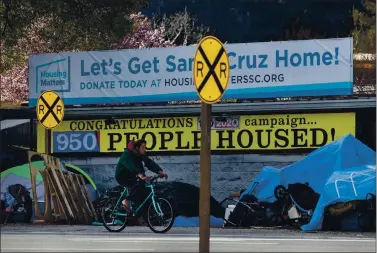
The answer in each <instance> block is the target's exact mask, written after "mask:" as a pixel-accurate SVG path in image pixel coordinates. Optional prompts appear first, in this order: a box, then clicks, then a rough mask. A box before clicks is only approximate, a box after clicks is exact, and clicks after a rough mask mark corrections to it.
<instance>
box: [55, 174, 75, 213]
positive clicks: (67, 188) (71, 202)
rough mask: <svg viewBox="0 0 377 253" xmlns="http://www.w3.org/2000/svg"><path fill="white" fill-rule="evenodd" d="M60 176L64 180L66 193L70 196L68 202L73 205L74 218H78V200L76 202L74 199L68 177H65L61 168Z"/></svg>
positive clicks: (63, 185) (63, 184)
mask: <svg viewBox="0 0 377 253" xmlns="http://www.w3.org/2000/svg"><path fill="white" fill-rule="evenodd" d="M58 177H59V178H60V179H61V181H62V182H63V183H62V187H63V189H64V191H65V193H66V194H67V196H68V202H69V205H70V206H71V207H72V211H73V218H74V219H77V216H78V209H77V205H76V202H75V201H74V199H73V196H72V192H71V191H70V189H69V187H68V184H67V181H66V179H65V175H64V174H63V172H62V171H61V170H59V173H58Z"/></svg>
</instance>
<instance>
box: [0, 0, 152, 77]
mask: <svg viewBox="0 0 377 253" xmlns="http://www.w3.org/2000/svg"><path fill="white" fill-rule="evenodd" d="M146 4H147V0H117V1H102V0H54V1H51V0H0V18H1V21H2V22H1V24H0V32H1V38H2V41H1V47H2V53H3V56H4V55H5V56H4V58H3V60H2V63H3V64H2V66H1V69H0V74H1V73H2V72H3V71H6V70H9V69H10V68H11V67H12V66H13V64H23V54H25V51H23V50H21V51H20V50H17V49H19V48H18V47H17V45H19V42H20V40H28V35H27V34H28V31H29V29H30V26H31V25H32V24H36V23H38V22H40V21H41V20H46V19H47V20H48V25H46V26H44V27H43V28H42V29H40V30H39V33H40V35H41V36H42V38H43V40H44V42H45V43H48V44H50V45H51V47H53V49H54V51H67V50H68V51H72V50H82V51H87V50H104V49H107V48H109V46H110V45H112V44H113V43H116V42H117V41H119V40H120V39H121V38H123V37H124V36H125V35H126V34H127V33H128V32H129V30H130V27H131V24H132V23H131V21H130V20H129V15H130V14H131V13H134V12H135V11H139V10H140V9H141V8H143V7H145V5H146ZM20 56H21V57H20ZM5 63H6V64H5Z"/></svg>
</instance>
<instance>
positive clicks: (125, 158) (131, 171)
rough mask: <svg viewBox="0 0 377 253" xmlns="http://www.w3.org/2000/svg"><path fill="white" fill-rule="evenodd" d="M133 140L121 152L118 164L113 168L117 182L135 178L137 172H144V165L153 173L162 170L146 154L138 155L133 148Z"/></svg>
mask: <svg viewBox="0 0 377 253" xmlns="http://www.w3.org/2000/svg"><path fill="white" fill-rule="evenodd" d="M134 144H135V142H134V141H131V142H130V143H129V144H128V145H127V148H126V149H125V150H124V152H123V154H122V155H121V156H120V159H119V161H118V164H117V166H116V170H115V178H116V180H117V181H118V182H119V181H120V182H122V181H124V180H127V179H131V178H135V177H136V176H137V175H138V174H139V173H142V174H144V173H145V171H144V167H143V163H142V162H143V161H144V164H145V167H147V168H148V170H150V171H153V172H155V173H159V172H160V171H162V169H161V167H160V166H158V164H157V163H155V162H154V161H152V160H151V159H149V158H148V157H147V155H140V154H139V153H137V151H136V150H135V148H134Z"/></svg>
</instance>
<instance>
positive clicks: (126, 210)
mask: <svg viewBox="0 0 377 253" xmlns="http://www.w3.org/2000/svg"><path fill="white" fill-rule="evenodd" d="M119 211H120V212H124V213H127V214H131V213H132V210H131V209H130V208H127V207H125V206H124V205H121V206H120V207H119Z"/></svg>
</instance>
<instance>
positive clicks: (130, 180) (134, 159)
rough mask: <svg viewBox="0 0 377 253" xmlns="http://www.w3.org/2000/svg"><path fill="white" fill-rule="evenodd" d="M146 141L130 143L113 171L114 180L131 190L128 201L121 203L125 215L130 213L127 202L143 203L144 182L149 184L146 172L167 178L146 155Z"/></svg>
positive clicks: (145, 191) (146, 195)
mask: <svg viewBox="0 0 377 253" xmlns="http://www.w3.org/2000/svg"><path fill="white" fill-rule="evenodd" d="M146 144H147V142H146V140H143V139H140V140H137V141H136V142H135V141H130V142H129V143H128V145H127V148H126V149H125V150H124V152H123V153H122V155H121V156H120V158H119V161H118V164H117V166H116V170H115V179H116V181H117V182H118V184H120V185H121V186H123V187H128V188H131V193H130V195H129V197H128V199H125V200H123V201H122V204H123V206H124V208H125V210H126V212H127V213H130V212H131V210H130V206H129V201H130V200H132V201H138V200H141V201H143V200H144V199H145V198H146V197H148V195H149V193H148V191H147V188H146V187H145V183H144V182H149V180H150V178H149V177H147V176H146V175H145V172H146V171H147V170H150V171H152V172H154V173H156V174H159V175H161V176H162V177H165V179H167V178H168V174H166V173H165V172H164V171H163V170H162V169H161V167H160V166H159V165H158V164H157V163H155V162H154V161H153V160H151V159H149V158H148V156H147V154H146Z"/></svg>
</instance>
